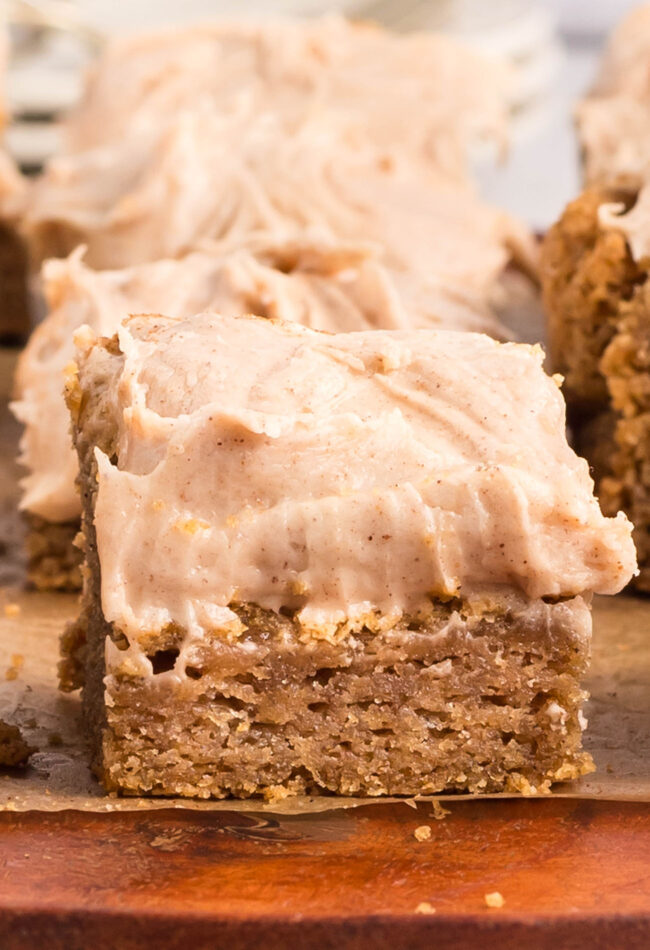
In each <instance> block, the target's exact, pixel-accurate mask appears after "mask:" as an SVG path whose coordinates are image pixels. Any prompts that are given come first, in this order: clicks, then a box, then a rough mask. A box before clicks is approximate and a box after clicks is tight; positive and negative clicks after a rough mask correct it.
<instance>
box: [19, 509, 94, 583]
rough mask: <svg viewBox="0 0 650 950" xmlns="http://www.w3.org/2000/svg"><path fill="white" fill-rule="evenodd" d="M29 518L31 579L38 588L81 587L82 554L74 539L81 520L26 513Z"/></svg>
mask: <svg viewBox="0 0 650 950" xmlns="http://www.w3.org/2000/svg"><path fill="white" fill-rule="evenodd" d="M26 522H27V534H26V537H25V547H26V551H27V580H28V581H29V583H30V584H31V585H32V586H34V587H35V588H36V589H37V590H60V591H75V590H79V589H80V588H81V564H82V561H83V555H82V553H81V551H80V550H79V548H78V547H77V546H76V544H75V543H74V541H75V538H76V537H77V536H78V534H79V529H80V523H79V522H78V521H65V522H62V523H56V522H52V521H46V520H45V519H44V518H40V517H38V515H32V514H27V515H26Z"/></svg>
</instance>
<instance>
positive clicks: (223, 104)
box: [24, 17, 534, 294]
mask: <svg viewBox="0 0 650 950" xmlns="http://www.w3.org/2000/svg"><path fill="white" fill-rule="evenodd" d="M502 86H503V75H502V73H501V71H500V70H499V68H498V67H496V66H493V65H491V64H486V63H484V62H483V61H482V60H481V59H480V58H477V57H476V56H475V54H473V53H471V52H469V51H466V50H463V49H461V48H460V47H457V46H456V45H455V44H454V43H453V42H452V41H450V40H449V39H447V38H443V37H440V36H436V35H431V34H421V35H412V36H397V35H393V34H390V33H388V32H386V31H383V30H380V29H378V28H374V27H367V26H359V25H354V24H350V23H348V22H346V21H345V20H342V19H340V18H336V17H334V18H325V19H323V20H317V21H308V22H275V23H273V22H271V23H266V24H252V25H251V24H248V25H241V24H239V25H238V24H226V25H224V24H217V25H215V24H212V25H210V24H208V25H207V26H205V27H203V28H200V29H196V28H194V29H190V30H187V31H181V32H180V33H178V31H176V32H171V33H170V32H169V31H167V32H162V33H158V34H153V35H148V36H144V37H137V38H135V39H131V40H128V41H121V42H118V43H117V44H115V45H114V46H111V47H109V50H108V52H107V54H106V56H105V57H104V58H103V59H102V60H101V61H100V64H99V65H98V67H97V68H96V71H95V73H94V76H93V78H91V81H90V82H89V85H88V90H87V93H86V97H85V99H84V102H83V104H82V106H81V107H80V109H79V111H78V112H77V114H76V115H75V116H73V117H72V118H71V119H70V122H69V124H68V129H67V143H68V144H67V147H66V148H64V149H63V151H62V152H61V153H60V154H58V155H57V156H55V157H54V158H53V159H52V160H51V162H50V163H49V164H48V167H47V169H46V171H45V174H44V175H43V176H42V177H41V179H40V180H39V181H37V182H36V184H35V186H34V188H33V190H32V192H31V195H30V200H29V207H28V209H27V212H26V215H25V218H24V231H25V234H26V237H27V238H28V240H29V241H30V243H31V244H32V246H33V247H34V248H35V249H36V253H37V255H38V254H39V253H40V254H43V255H45V256H62V255H65V254H67V253H69V252H70V251H72V250H73V249H74V247H75V246H76V245H77V244H79V243H84V244H86V245H87V248H88V256H87V260H88V262H89V263H90V264H92V265H93V266H95V267H100V268H109V267H124V266H130V265H132V264H134V263H141V262H145V261H151V260H157V259H160V258H163V257H177V256H180V255H182V254H185V253H187V252H189V251H191V250H195V249H196V248H197V245H200V244H201V243H202V242H204V241H206V240H224V239H228V240H230V239H234V240H240V238H241V237H242V235H251V234H256V233H259V232H264V233H268V232H271V233H273V234H280V235H281V236H283V237H285V236H286V235H287V233H295V232H296V231H300V230H301V229H303V228H304V227H318V228H319V229H321V230H322V231H323V233H326V234H327V235H328V236H329V237H330V239H334V238H339V239H343V240H346V241H347V240H353V241H356V240H368V241H373V242H376V243H377V244H378V245H380V246H381V248H382V249H384V253H385V262H386V263H387V264H389V266H398V267H401V268H409V269H413V270H417V271H419V272H420V273H427V274H428V273H432V272H433V273H434V274H436V275H437V276H438V277H439V278H441V279H443V280H445V281H449V280H452V281H456V280H459V281H461V282H466V281H467V282H468V283H469V284H471V285H472V286H473V287H474V288H477V289H478V290H479V292H480V293H483V294H485V293H490V292H491V290H492V286H493V282H494V279H495V274H500V273H501V271H502V269H503V267H504V265H505V264H506V263H507V262H508V260H510V258H511V257H512V256H513V255H514V256H521V257H523V258H526V259H527V260H528V261H529V262H530V261H531V260H532V258H533V256H534V254H533V251H532V242H531V240H530V236H529V235H528V234H527V232H526V231H525V229H524V228H522V227H521V226H520V225H518V224H516V223H515V222H514V221H512V219H510V218H509V217H507V216H506V215H505V214H504V213H502V212H500V211H498V210H496V209H492V208H488V207H487V206H485V205H484V204H483V203H481V202H480V201H479V200H478V199H477V197H476V195H475V194H474V191H473V188H472V186H471V184H470V181H469V176H468V174H467V169H466V155H467V147H468V141H469V140H470V139H474V138H476V136H477V135H481V134H487V132H488V131H495V130H496V129H498V128H502V121H503V114H504V97H503V95H502V94H501V90H502ZM486 288H487V290H486Z"/></svg>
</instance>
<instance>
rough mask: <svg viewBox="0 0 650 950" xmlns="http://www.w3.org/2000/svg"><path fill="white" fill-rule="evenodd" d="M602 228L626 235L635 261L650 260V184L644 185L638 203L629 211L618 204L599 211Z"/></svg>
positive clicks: (615, 203) (612, 204) (608, 204)
mask: <svg viewBox="0 0 650 950" xmlns="http://www.w3.org/2000/svg"><path fill="white" fill-rule="evenodd" d="M598 220H599V223H600V225H601V227H603V228H605V229H611V230H614V231H620V232H621V233H622V234H624V235H625V239H626V241H627V244H628V247H629V248H630V253H631V254H632V257H633V258H634V260H635V261H637V262H638V263H640V262H641V261H642V260H644V259H645V260H646V261H649V260H650V184H646V185H644V186H643V187H642V188H641V190H640V191H639V193H638V196H637V199H636V202H635V203H634V205H633V206H632V207H631V208H630V209H629V210H628V211H626V210H625V205H623V204H619V203H617V202H611V203H606V204H603V205H601V206H600V208H599V209H598Z"/></svg>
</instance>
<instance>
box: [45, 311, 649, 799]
mask: <svg viewBox="0 0 650 950" xmlns="http://www.w3.org/2000/svg"><path fill="white" fill-rule="evenodd" d="M77 340H78V344H79V346H80V351H79V356H78V372H77V373H76V374H74V375H73V376H71V378H70V379H69V382H68V387H67V398H68V405H69V407H70V410H71V414H72V419H73V430H74V437H75V442H76V447H77V451H78V454H79V461H80V485H81V494H82V500H83V506H84V510H83V532H84V536H85V549H86V564H87V567H86V585H85V591H84V612H83V615H82V618H81V621H80V624H79V625H78V626H77V627H76V628H75V631H73V632H72V634H71V635H70V636H69V637H68V638H67V644H66V645H67V648H68V650H69V652H70V653H71V654H76V655H77V657H78V655H79V650H78V647H79V645H80V639H79V637H78V636H77V634H78V633H79V632H81V635H82V638H83V637H85V638H86V641H85V644H84V650H83V653H84V654H85V674H84V675H85V686H84V705H85V715H86V718H87V721H88V724H89V727H90V730H91V733H92V737H93V746H94V754H95V763H96V767H97V769H98V771H99V774H100V775H101V777H102V779H103V782H104V784H105V786H106V787H107V788H108V789H112V790H119V791H121V792H123V793H129V794H138V793H142V794H158V795H184V796H199V797H208V796H215V797H221V796H226V795H235V796H250V795H256V794H265V795H267V796H277V795H285V794H295V793H300V792H306V791H309V792H333V793H340V794H345V795H353V794H361V795H365V794H367V795H381V794H395V795H414V794H418V793H433V792H438V791H442V790H443V789H446V790H469V791H472V792H488V791H497V790H504V789H518V790H522V791H530V790H531V789H545V788H548V786H549V785H550V783H552V782H553V781H555V780H562V779H570V778H574V777H576V776H578V775H580V774H581V773H583V772H585V771H588V770H589V768H590V762H589V757H588V756H587V755H586V754H585V753H584V752H583V751H582V750H581V733H582V728H583V725H584V720H583V719H582V716H581V706H582V703H583V700H584V698H585V693H584V691H583V689H582V687H581V682H580V681H581V677H582V675H583V673H584V671H585V667H586V665H587V661H588V655H589V645H590V612H589V606H588V601H589V596H590V594H591V592H592V591H599V592H602V593H612V592H614V591H616V590H618V589H619V588H620V587H621V586H622V585H623V584H625V583H626V581H627V580H628V579H629V577H630V575H631V573H632V571H633V570H634V566H635V559H634V548H633V545H632V541H631V537H630V531H631V527H630V525H629V523H628V522H627V520H626V518H625V517H624V516H623V515H620V516H618V517H617V518H615V519H606V518H604V517H603V515H602V514H601V512H600V509H599V507H598V503H597V501H596V499H595V498H594V496H593V494H592V482H591V479H590V477H589V472H588V468H587V464H586V463H585V462H584V460H582V459H579V458H578V457H577V456H576V455H575V453H574V452H573V451H572V449H570V447H569V446H568V444H567V442H566V438H565V434H564V402H563V400H562V397H561V395H560V393H559V391H558V388H557V386H556V384H555V383H554V381H553V380H551V379H550V378H549V377H547V376H546V375H545V373H544V372H543V370H542V368H541V362H542V356H543V354H542V352H541V350H540V349H539V348H532V347H528V346H522V345H517V344H500V343H497V342H495V341H493V340H491V339H489V338H488V337H485V336H481V335H478V334H465V333H455V332H451V331H437V330H419V331H418V330H416V331H394V332H390V331H372V332H362V333H351V334H325V333H319V332H316V331H313V330H310V329H306V328H303V327H301V326H298V325H295V324H287V323H279V322H275V321H268V320H262V319H256V318H235V317H232V318H231V317H227V318H226V317H220V316H217V315H214V314H203V315H198V316H196V317H193V318H190V319H186V320H173V319H170V318H165V317H155V316H148V317H133V318H131V319H130V320H129V321H127V322H126V323H125V324H124V326H123V327H122V328H121V329H120V331H119V334H118V336H117V337H114V338H112V339H110V340H106V339H99V340H97V339H93V338H92V337H91V336H88V335H85V336H84V335H83V334H82V333H81V332H80V333H79V334H78V337H77ZM65 672H66V670H65V669H64V673H65ZM68 672H69V671H68Z"/></svg>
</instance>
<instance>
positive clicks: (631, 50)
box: [577, 3, 650, 185]
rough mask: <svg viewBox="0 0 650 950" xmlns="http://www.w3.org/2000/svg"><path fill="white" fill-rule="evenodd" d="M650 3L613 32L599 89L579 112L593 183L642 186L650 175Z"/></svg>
mask: <svg viewBox="0 0 650 950" xmlns="http://www.w3.org/2000/svg"><path fill="white" fill-rule="evenodd" d="M649 53H650V4H648V3H646V4H643V5H641V6H640V7H638V8H636V9H634V10H632V11H631V12H630V13H628V14H627V16H625V17H624V18H623V20H622V21H621V22H620V23H619V25H618V26H617V28H616V29H615V30H614V32H613V33H612V35H611V37H610V39H609V42H608V44H607V47H606V50H605V54H604V56H603V60H602V63H601V67H600V71H599V75H598V78H597V80H596V83H595V84H594V88H593V89H592V91H591V92H590V94H589V96H587V98H586V99H585V100H584V101H583V102H582V103H581V104H580V105H579V107H578V109H577V122H578V130H579V133H580V139H581V144H582V150H583V156H584V166H585V177H586V179H587V181H588V182H604V183H606V184H607V183H609V184H612V183H614V182H617V181H619V182H624V183H629V184H633V185H635V184H638V183H639V182H641V181H643V180H646V179H647V178H648V176H649V174H650V158H649V156H650V70H648V55H649Z"/></svg>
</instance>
